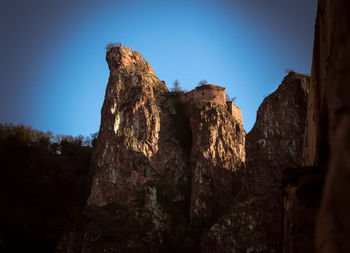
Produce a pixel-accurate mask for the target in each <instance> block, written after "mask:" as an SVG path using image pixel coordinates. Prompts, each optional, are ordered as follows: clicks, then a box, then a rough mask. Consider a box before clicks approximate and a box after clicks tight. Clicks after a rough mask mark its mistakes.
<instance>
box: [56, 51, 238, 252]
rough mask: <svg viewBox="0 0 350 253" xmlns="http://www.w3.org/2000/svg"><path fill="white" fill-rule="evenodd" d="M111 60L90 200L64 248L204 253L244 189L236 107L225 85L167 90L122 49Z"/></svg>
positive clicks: (143, 63)
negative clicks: (202, 246)
mask: <svg viewBox="0 0 350 253" xmlns="http://www.w3.org/2000/svg"><path fill="white" fill-rule="evenodd" d="M106 59H107V62H108V65H109V69H110V77H109V81H108V85H107V89H106V95H105V101H104V104H103V107H102V111H101V126H100V132H99V137H98V140H97V144H96V149H95V150H94V156H93V160H94V161H93V162H94V164H95V175H94V177H93V184H92V190H91V195H90V198H89V200H88V206H87V208H86V211H85V214H84V217H82V219H81V221H80V223H79V224H78V226H77V227H76V229H75V231H73V232H72V233H70V234H67V235H66V237H65V238H64V240H63V241H62V243H61V244H60V245H59V247H58V252H97V251H99V250H102V249H103V250H104V252H141V251H142V252H158V251H162V252H163V251H164V250H166V251H167V252H169V251H170V252H171V251H173V252H196V251H199V238H200V235H201V233H202V232H203V230H204V229H205V228H206V227H208V226H209V225H211V224H212V223H213V222H214V221H215V219H217V218H218V217H219V216H220V215H221V214H222V212H223V211H224V210H225V208H227V206H228V203H230V201H231V200H232V199H233V197H234V195H235V193H236V192H237V189H238V182H239V179H238V171H239V170H240V168H241V167H242V166H243V164H244V162H245V151H244V142H245V131H244V129H243V126H242V120H241V118H239V117H237V115H241V114H240V110H239V109H238V108H237V107H235V106H234V105H232V104H230V106H231V110H229V108H228V107H227V105H226V98H225V89H224V88H222V87H219V86H215V85H207V86H202V87H198V88H196V89H195V90H193V91H191V92H189V93H183V92H168V90H167V88H166V86H165V83H164V82H162V81H160V80H159V79H158V78H157V77H156V75H155V74H154V72H153V70H152V68H151V67H150V65H149V64H148V63H147V62H146V61H145V60H144V59H143V58H142V56H141V55H140V54H139V53H138V52H135V51H132V50H129V49H126V48H125V47H122V46H121V47H114V48H112V49H110V51H109V52H107V56H106ZM232 108H234V110H233V109H232ZM232 110H233V111H234V112H235V114H233V113H232ZM240 117H241V116H240Z"/></svg>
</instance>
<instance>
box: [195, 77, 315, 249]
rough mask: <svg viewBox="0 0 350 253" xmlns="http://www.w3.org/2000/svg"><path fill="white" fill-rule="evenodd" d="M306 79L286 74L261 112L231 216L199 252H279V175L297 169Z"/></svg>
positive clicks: (212, 231)
mask: <svg viewBox="0 0 350 253" xmlns="http://www.w3.org/2000/svg"><path fill="white" fill-rule="evenodd" d="M309 79H310V78H309V77H308V76H305V75H300V74H296V73H294V72H290V73H289V74H288V75H287V76H286V77H285V79H284V80H283V82H282V83H281V85H280V86H279V87H278V89H277V90H276V91H275V92H274V93H272V94H271V95H269V96H268V97H266V98H265V99H264V101H263V103H262V104H261V106H260V107H259V110H258V113H257V120H256V123H255V125H254V127H253V129H252V130H251V131H250V132H249V134H248V135H247V138H246V158H247V160H246V168H245V169H244V170H242V181H241V183H242V186H241V190H240V192H239V193H238V194H237V195H236V198H235V200H234V201H233V203H232V206H231V208H230V211H229V212H227V214H226V215H224V216H223V217H222V218H221V219H219V222H217V223H216V224H214V225H213V226H212V227H211V228H210V230H209V232H208V233H207V234H205V235H203V237H202V241H201V248H202V252H281V251H282V238H283V219H282V203H283V199H282V187H281V185H282V171H283V170H284V169H287V168H295V167H299V166H301V161H302V144H303V133H304V127H305V118H306V105H307V94H308V92H307V84H308V82H309V81H310V80H309Z"/></svg>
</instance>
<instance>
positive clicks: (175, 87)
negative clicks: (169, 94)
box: [171, 79, 182, 92]
mask: <svg viewBox="0 0 350 253" xmlns="http://www.w3.org/2000/svg"><path fill="white" fill-rule="evenodd" d="M171 91H173V92H180V91H182V89H181V87H180V83H179V81H178V80H177V79H176V80H175V81H174V83H173V87H172V88H171Z"/></svg>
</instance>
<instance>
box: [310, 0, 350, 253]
mask: <svg viewBox="0 0 350 253" xmlns="http://www.w3.org/2000/svg"><path fill="white" fill-rule="evenodd" d="M349 16H350V3H349V1H342V0H334V1H333V0H319V3H318V11H317V19H316V26H315V40H314V52H313V63H312V73H311V76H312V82H311V86H310V100H309V104H308V120H307V128H306V131H305V133H306V134H305V145H304V164H305V165H307V166H326V167H327V177H326V181H325V188H324V190H323V193H324V195H323V197H322V204H321V209H320V213H319V215H318V221H317V226H316V245H317V252H322V253H323V252H348V251H349V248H350V240H349V239H350V236H349V235H350V219H349V210H350V186H349V178H350V161H349V158H350V155H349V154H350V148H349V140H350V99H349V98H350V85H349V82H350V36H349V34H350V20H349Z"/></svg>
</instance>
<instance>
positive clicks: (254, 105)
mask: <svg viewBox="0 0 350 253" xmlns="http://www.w3.org/2000/svg"><path fill="white" fill-rule="evenodd" d="M0 6H1V7H0V32H1V37H0V43H1V47H0V122H2V123H9V122H12V123H24V124H26V125H31V126H32V127H34V128H37V129H40V130H43V131H47V130H50V131H52V132H54V133H55V134H58V133H63V134H72V135H78V134H83V135H88V134H90V133H93V132H97V131H98V128H99V124H100V109H101V106H102V103H103V99H104V93H105V88H106V84H107V80H108V75H109V72H108V66H107V64H106V62H105V46H106V44H108V43H109V42H118V41H121V42H123V43H125V44H127V45H129V46H131V47H133V48H135V49H136V50H137V51H139V52H140V53H141V54H142V55H143V56H144V58H145V59H146V60H147V61H148V62H149V63H150V64H151V66H152V67H153V69H154V71H155V73H156V74H157V76H158V77H159V78H160V79H161V80H164V81H165V82H166V84H167V86H168V87H171V86H172V84H173V82H174V80H175V79H178V80H179V81H180V85H181V87H182V88H184V89H186V90H191V89H193V88H194V87H196V85H197V84H198V82H199V81H200V80H203V79H206V80H208V82H209V83H213V84H216V85H221V86H224V87H226V89H227V92H228V94H229V95H230V96H232V97H237V99H236V104H237V105H238V106H239V107H240V108H241V109H242V113H243V121H244V127H245V129H246V130H247V131H249V130H250V129H251V127H252V126H253V125H254V122H255V117H256V111H257V109H258V107H259V105H260V103H261V102H262V100H263V98H264V97H265V96H266V95H268V94H270V93H271V92H273V91H274V90H275V89H276V88H277V87H278V85H279V83H280V82H281V81H282V79H283V77H284V75H285V74H286V73H285V71H284V70H285V69H287V68H289V69H294V70H295V71H297V72H301V73H310V69H311V60H312V48H313V32H314V21H315V16H316V6H317V2H316V0H307V1H305V0H264V1H262V0H231V1H229V0H227V1H225V0H199V1H196V0H194V1H191V0H187V1H186V0H185V1H182V0H178V1H166V0H162V1H151V0H149V1H145V0H143V1H142V0H140V1H136V0H128V1H102V0H100V1H92V0H75V1H72V0H51V1H47V0H31V1H28V0H3V1H2V2H1V5H0Z"/></svg>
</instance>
